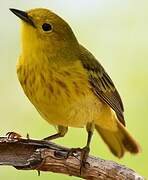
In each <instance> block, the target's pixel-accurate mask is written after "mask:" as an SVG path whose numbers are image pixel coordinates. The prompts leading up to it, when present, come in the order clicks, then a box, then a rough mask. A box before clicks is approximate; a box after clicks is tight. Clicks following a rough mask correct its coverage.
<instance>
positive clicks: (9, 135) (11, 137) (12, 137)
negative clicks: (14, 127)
mask: <svg viewBox="0 0 148 180" xmlns="http://www.w3.org/2000/svg"><path fill="white" fill-rule="evenodd" d="M6 137H7V139H8V140H19V139H21V137H22V136H21V135H20V134H18V133H16V132H8V133H7V134H6Z"/></svg>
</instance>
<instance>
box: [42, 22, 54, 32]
mask: <svg viewBox="0 0 148 180" xmlns="http://www.w3.org/2000/svg"><path fill="white" fill-rule="evenodd" d="M42 29H43V30H44V31H51V30H52V26H51V25H50V24H48V23H44V24H43V25H42Z"/></svg>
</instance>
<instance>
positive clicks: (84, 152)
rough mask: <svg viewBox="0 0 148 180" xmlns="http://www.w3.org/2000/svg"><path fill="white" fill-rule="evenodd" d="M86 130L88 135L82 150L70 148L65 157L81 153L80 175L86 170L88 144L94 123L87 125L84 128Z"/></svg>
mask: <svg viewBox="0 0 148 180" xmlns="http://www.w3.org/2000/svg"><path fill="white" fill-rule="evenodd" d="M86 130H87V133H88V137H87V144H86V146H84V147H83V148H82V149H81V148H71V149H70V151H69V152H68V154H67V157H68V156H70V155H74V154H75V153H76V152H77V151H81V157H80V175H81V174H82V173H83V170H85V168H86V165H87V164H86V160H87V157H88V155H89V152H90V142H91V139H92V135H93V130H94V123H88V124H87V126H86Z"/></svg>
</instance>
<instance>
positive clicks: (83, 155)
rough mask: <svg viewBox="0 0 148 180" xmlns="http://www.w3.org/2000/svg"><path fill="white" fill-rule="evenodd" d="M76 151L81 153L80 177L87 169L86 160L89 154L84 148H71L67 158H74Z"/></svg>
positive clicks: (86, 148) (87, 148) (88, 150)
mask: <svg viewBox="0 0 148 180" xmlns="http://www.w3.org/2000/svg"><path fill="white" fill-rule="evenodd" d="M77 151H79V152H81V154H80V175H82V174H83V173H84V171H85V169H86V168H87V167H88V165H89V164H88V163H87V158H88V155H89V152H90V148H89V147H87V146H85V147H84V148H71V149H70V150H69V152H68V154H67V158H68V157H69V156H76V155H75V154H77Z"/></svg>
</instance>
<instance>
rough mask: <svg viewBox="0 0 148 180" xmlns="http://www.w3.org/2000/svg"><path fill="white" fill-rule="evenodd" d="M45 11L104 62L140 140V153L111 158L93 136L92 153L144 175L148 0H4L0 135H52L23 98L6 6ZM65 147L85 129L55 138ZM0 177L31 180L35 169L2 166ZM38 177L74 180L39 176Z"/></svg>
mask: <svg viewBox="0 0 148 180" xmlns="http://www.w3.org/2000/svg"><path fill="white" fill-rule="evenodd" d="M10 7H13V8H18V9H21V10H27V9H30V8H35V7H46V8H49V9H51V10H53V11H55V12H56V13H58V14H59V15H60V16H62V17H63V18H64V19H65V20H66V21H68V22H69V24H70V25H71V27H72V28H73V30H74V32H75V34H76V36H77V38H78V39H79V41H80V42H81V43H82V44H83V45H85V46H86V47H87V48H88V49H89V50H90V51H91V52H92V53H93V54H94V55H95V56H96V57H97V58H98V59H99V61H100V62H101V63H102V64H103V66H104V67H105V69H106V70H107V72H108V73H109V74H110V76H111V77H112V79H113V80H114V83H115V84H116V86H117V88H118V90H119V92H120V94H121V96H122V99H123V102H124V106H125V117H126V122H127V128H128V129H129V131H130V132H131V133H132V134H133V135H134V137H135V138H136V139H137V140H138V141H139V143H140V144H141V147H142V153H141V154H139V155H137V156H133V155H130V154H128V153H127V154H126V155H125V157H124V158H123V159H121V160H118V159H117V158H115V157H113V156H112V155H111V153H110V152H109V151H108V149H107V147H106V145H105V144H104V143H103V142H102V140H101V139H100V137H99V136H98V135H97V134H95V135H94V138H93V141H92V144H91V154H93V155H96V156H100V157H102V158H104V159H111V160H114V161H116V162H119V163H121V164H124V165H126V166H128V167H130V168H133V169H135V170H136V171H137V172H139V173H140V174H141V175H143V176H145V177H148V133H147V131H148V1H147V0H141V1H139V0H134V1H133V0H124V1H121V0H112V1H110V0H76V1H73V0H44V1H41V0H38V1H35V0H19V1H18V0H13V1H12V0H2V1H1V5H0V134H1V135H4V134H5V133H6V132H8V131H16V132H18V133H20V134H21V135H23V136H26V134H27V133H29V134H30V136H31V137H33V138H38V139H40V138H43V137H46V136H48V135H49V134H52V133H54V132H55V129H54V128H53V127H52V126H50V125H49V124H48V123H47V122H45V121H44V120H43V119H42V118H41V117H40V115H39V114H38V113H37V111H36V110H35V108H34V107H33V106H32V105H31V103H30V102H29V100H28V99H27V98H26V97H25V95H24V93H23V91H22V89H21V87H20V84H19V83H18V80H17V76H16V70H15V64H16V60H17V57H18V55H19V52H20V42H19V41H20V37H19V20H18V18H16V17H15V16H14V15H13V14H12V13H11V12H10V11H9V8H10ZM56 142H57V143H60V144H63V145H66V146H68V147H77V146H83V145H84V144H85V142H86V131H85V130H84V129H72V128H71V129H70V130H69V133H68V134H67V135H66V136H65V138H63V139H60V140H56ZM0 178H1V179H6V180H8V179H11V180H17V179H22V180H25V179H32V180H36V179H38V178H39V177H38V176H37V173H36V172H35V171H16V170H15V169H14V168H11V167H1V166H0ZM40 179H42V180H44V179H53V180H54V179H61V180H62V179H63V180H71V179H77V178H74V177H68V176H65V175H59V174H54V173H41V177H40Z"/></svg>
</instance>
